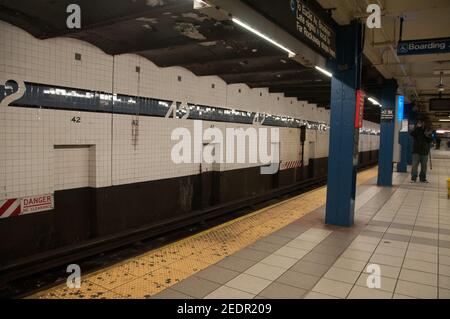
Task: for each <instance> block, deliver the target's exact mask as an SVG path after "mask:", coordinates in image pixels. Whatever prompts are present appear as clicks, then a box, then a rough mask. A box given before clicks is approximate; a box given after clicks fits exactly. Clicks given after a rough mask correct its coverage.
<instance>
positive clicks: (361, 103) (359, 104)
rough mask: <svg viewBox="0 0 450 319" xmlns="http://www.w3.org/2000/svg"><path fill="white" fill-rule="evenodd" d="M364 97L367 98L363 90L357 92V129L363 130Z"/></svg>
mask: <svg viewBox="0 0 450 319" xmlns="http://www.w3.org/2000/svg"><path fill="white" fill-rule="evenodd" d="M364 97H365V94H364V92H363V91H361V90H357V91H356V112H355V128H361V127H362V126H363V119H364Z"/></svg>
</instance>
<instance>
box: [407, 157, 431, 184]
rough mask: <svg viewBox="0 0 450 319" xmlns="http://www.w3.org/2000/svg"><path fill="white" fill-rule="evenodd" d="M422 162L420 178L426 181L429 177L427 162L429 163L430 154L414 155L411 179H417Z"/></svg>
mask: <svg viewBox="0 0 450 319" xmlns="http://www.w3.org/2000/svg"><path fill="white" fill-rule="evenodd" d="M419 164H420V175H419V177H420V180H421V181H425V180H426V179H427V164H428V155H419V154H413V155H412V171H411V179H412V180H416V179H417V172H418V169H419Z"/></svg>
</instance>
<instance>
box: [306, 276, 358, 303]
mask: <svg viewBox="0 0 450 319" xmlns="http://www.w3.org/2000/svg"><path fill="white" fill-rule="evenodd" d="M352 287H353V285H351V284H347V283H344V282H342V281H335V280H331V279H326V278H322V279H321V280H319V282H318V283H317V284H316V285H315V286H314V288H313V289H312V291H314V292H318V293H321V294H324V295H330V296H334V297H338V298H345V297H347V295H348V293H349V292H350V290H351V289H352Z"/></svg>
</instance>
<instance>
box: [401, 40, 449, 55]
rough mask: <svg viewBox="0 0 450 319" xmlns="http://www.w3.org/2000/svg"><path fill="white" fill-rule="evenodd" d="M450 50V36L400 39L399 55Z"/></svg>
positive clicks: (446, 51)
mask: <svg viewBox="0 0 450 319" xmlns="http://www.w3.org/2000/svg"><path fill="white" fill-rule="evenodd" d="M448 52H450V38H441V39H429V40H411V41H400V42H399V43H398V48H397V54H398V55H419V54H436V53H448Z"/></svg>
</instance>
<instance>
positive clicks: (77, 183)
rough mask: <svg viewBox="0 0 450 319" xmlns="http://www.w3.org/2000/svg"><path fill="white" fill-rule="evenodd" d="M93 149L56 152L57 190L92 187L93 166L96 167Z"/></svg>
mask: <svg viewBox="0 0 450 319" xmlns="http://www.w3.org/2000/svg"><path fill="white" fill-rule="evenodd" d="M93 159H94V158H92V156H91V147H89V146H88V147H84V146H82V147H80V146H78V147H71V148H56V149H55V150H54V174H55V190H63V189H73V188H81V187H88V186H92V184H91V180H90V174H91V172H92V170H91V166H95V161H93Z"/></svg>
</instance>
